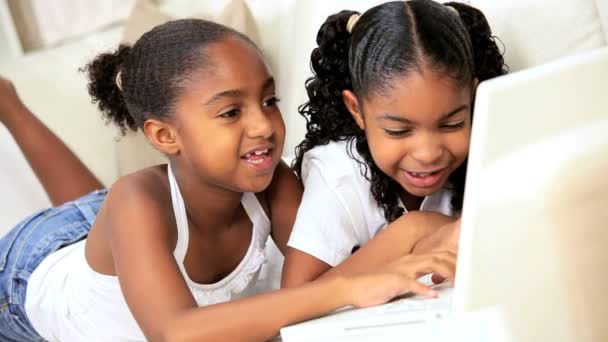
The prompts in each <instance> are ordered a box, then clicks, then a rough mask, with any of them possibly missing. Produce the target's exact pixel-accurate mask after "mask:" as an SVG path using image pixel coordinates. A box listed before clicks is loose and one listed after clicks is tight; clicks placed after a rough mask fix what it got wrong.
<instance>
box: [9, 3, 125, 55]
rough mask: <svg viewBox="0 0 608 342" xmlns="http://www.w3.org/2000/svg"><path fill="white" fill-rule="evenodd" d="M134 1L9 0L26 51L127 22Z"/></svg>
mask: <svg viewBox="0 0 608 342" xmlns="http://www.w3.org/2000/svg"><path fill="white" fill-rule="evenodd" d="M133 2H134V0H104V1H82V0H53V1H47V0H8V4H9V6H10V8H11V12H12V14H13V18H14V20H15V25H16V26H17V31H18V32H19V37H20V39H21V42H22V45H23V47H24V49H25V50H26V51H30V50H34V49H38V48H44V47H49V46H52V45H56V44H58V43H60V42H64V41H66V40H68V39H73V38H75V37H80V36H82V35H84V34H87V33H91V32H95V31H97V30H99V29H101V28H104V27H108V26H109V25H112V24H116V23H118V22H120V21H122V20H124V19H125V18H126V17H127V15H128V14H129V12H130V10H131V7H132V6H133Z"/></svg>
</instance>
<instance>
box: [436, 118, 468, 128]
mask: <svg viewBox="0 0 608 342" xmlns="http://www.w3.org/2000/svg"><path fill="white" fill-rule="evenodd" d="M463 126H464V120H463V121H460V122H456V123H449V124H443V125H441V128H445V129H448V130H452V129H458V128H462V127H463Z"/></svg>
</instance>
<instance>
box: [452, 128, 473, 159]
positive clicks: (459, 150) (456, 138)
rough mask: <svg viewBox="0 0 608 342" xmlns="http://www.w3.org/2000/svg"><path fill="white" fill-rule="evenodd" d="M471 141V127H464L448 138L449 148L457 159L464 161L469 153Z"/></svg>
mask: <svg viewBox="0 0 608 342" xmlns="http://www.w3.org/2000/svg"><path fill="white" fill-rule="evenodd" d="M470 141H471V130H470V129H463V130H462V131H460V132H458V133H456V134H453V135H452V136H450V138H449V139H448V140H447V146H448V149H449V151H450V153H451V154H452V156H454V158H455V159H456V160H458V161H463V160H464V159H466V157H467V156H468V155H469V144H470Z"/></svg>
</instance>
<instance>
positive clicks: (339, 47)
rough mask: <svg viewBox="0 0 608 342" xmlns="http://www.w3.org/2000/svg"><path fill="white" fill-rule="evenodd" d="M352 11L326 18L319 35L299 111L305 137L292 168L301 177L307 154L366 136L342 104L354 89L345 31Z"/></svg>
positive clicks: (347, 39)
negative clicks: (324, 146) (311, 72)
mask: <svg viewBox="0 0 608 342" xmlns="http://www.w3.org/2000/svg"><path fill="white" fill-rule="evenodd" d="M356 13H357V12H353V11H342V12H340V13H337V14H334V15H332V16H330V17H328V18H327V20H326V21H325V23H323V25H322V26H321V28H320V29H319V33H318V34H317V44H318V47H316V48H315V49H314V50H313V51H312V54H311V57H310V66H311V69H312V71H313V74H314V76H313V77H311V78H309V79H308V80H306V92H307V93H308V102H306V103H305V104H303V105H301V106H300V107H299V108H298V112H299V113H300V115H302V116H303V117H304V118H305V119H306V130H307V133H306V136H305V139H304V141H302V142H301V143H300V144H299V145H298V146H297V147H296V158H295V160H294V163H293V165H292V167H293V169H294V170H295V171H296V173H297V174H298V175H299V176H300V177H301V176H302V175H301V172H302V159H303V158H304V154H305V153H306V152H307V151H309V150H310V149H312V148H313V147H315V146H319V145H325V144H327V143H329V142H330V141H340V140H346V139H348V138H351V137H354V136H359V135H363V134H364V132H363V131H362V130H361V129H360V128H359V127H358V126H357V124H356V123H355V120H354V119H353V118H352V116H351V115H350V112H349V111H348V109H346V106H345V105H344V102H343V101H342V91H343V90H345V89H352V85H351V80H350V75H349V69H348V50H349V44H350V37H351V35H350V33H349V32H348V31H347V29H346V24H347V23H348V20H349V18H350V17H351V15H353V14H356Z"/></svg>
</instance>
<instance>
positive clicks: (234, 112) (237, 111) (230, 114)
mask: <svg viewBox="0 0 608 342" xmlns="http://www.w3.org/2000/svg"><path fill="white" fill-rule="evenodd" d="M239 114H241V110H240V109H238V108H234V109H231V110H229V111H226V112H223V113H221V114H219V115H218V117H220V118H225V119H231V118H235V117H237V116H238V115H239Z"/></svg>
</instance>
